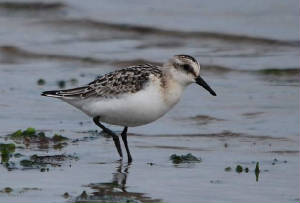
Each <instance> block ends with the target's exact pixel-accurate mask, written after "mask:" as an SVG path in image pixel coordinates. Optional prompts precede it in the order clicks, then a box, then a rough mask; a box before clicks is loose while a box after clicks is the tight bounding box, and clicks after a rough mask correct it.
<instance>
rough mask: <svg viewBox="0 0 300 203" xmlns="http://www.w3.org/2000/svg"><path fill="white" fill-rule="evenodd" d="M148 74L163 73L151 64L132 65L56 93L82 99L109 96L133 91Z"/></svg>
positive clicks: (159, 76) (141, 86)
mask: <svg viewBox="0 0 300 203" xmlns="http://www.w3.org/2000/svg"><path fill="white" fill-rule="evenodd" d="M150 75H154V76H155V77H158V78H161V77H162V75H163V73H162V71H161V70H160V69H159V68H158V67H157V66H154V65H151V64H144V65H137V66H132V67H128V68H125V69H121V70H118V71H115V72H111V73H108V74H105V75H103V76H99V77H98V78H97V79H96V80H94V81H93V82H91V83H89V84H88V85H87V86H83V87H79V88H74V89H69V90H60V91H59V92H57V94H56V95H59V96H61V97H78V98H81V99H84V98H88V97H103V98H111V97H116V96H118V95H121V94H124V93H135V92H137V91H139V90H141V89H142V88H143V87H144V86H145V85H146V84H147V82H148V81H149V76H150Z"/></svg>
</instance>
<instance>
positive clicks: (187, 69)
mask: <svg viewBox="0 0 300 203" xmlns="http://www.w3.org/2000/svg"><path fill="white" fill-rule="evenodd" d="M182 67H183V69H184V70H185V71H190V65H189V64H183V66H182Z"/></svg>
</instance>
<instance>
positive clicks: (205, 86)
mask: <svg viewBox="0 0 300 203" xmlns="http://www.w3.org/2000/svg"><path fill="white" fill-rule="evenodd" d="M195 80H196V83H197V84H198V85H200V86H202V87H203V88H204V89H206V90H207V91H209V93H210V94H212V95H213V96H217V94H216V93H215V91H213V90H212V89H211V88H210V86H209V85H208V84H207V83H206V82H205V81H204V80H203V79H202V78H201V77H200V75H199V76H198V77H197V78H196V79H195Z"/></svg>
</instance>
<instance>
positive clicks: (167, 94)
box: [42, 55, 216, 162]
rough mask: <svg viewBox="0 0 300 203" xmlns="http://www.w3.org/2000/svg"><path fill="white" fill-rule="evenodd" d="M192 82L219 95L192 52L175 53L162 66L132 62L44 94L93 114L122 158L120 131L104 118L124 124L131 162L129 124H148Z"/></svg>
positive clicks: (123, 135) (177, 98)
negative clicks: (128, 136)
mask: <svg viewBox="0 0 300 203" xmlns="http://www.w3.org/2000/svg"><path fill="white" fill-rule="evenodd" d="M192 83H197V84H198V85H200V86H202V87H204V88H205V89H206V90H207V91H209V92H210V93H211V94H212V95H214V96H216V93H215V92H214V91H213V90H212V89H211V88H210V87H209V85H208V84H207V83H206V82H205V81H204V80H203V79H202V78H201V77H200V65H199V63H198V62H197V61H196V60H195V59H194V58H193V57H191V56H188V55H176V56H174V57H172V58H171V59H169V61H168V62H167V63H165V64H164V65H163V66H161V67H159V66H154V65H151V64H144V65H136V66H131V67H128V68H124V69H121V70H117V71H114V72H111V73H107V74H106V75H103V76H99V77H98V78H97V79H96V80H94V81H93V82H91V83H89V84H87V85H85V86H82V87H78V88H74V89H67V90H54V91H46V92H43V93H42V96H48V97H55V98H59V99H61V100H63V101H65V102H67V103H69V104H71V105H73V106H74V107H76V108H78V109H80V110H81V111H83V112H84V113H86V114H87V115H88V116H90V117H92V118H93V121H94V123H95V124H96V125H97V126H99V127H100V128H101V129H102V130H103V131H104V132H105V133H107V134H109V135H111V136H112V138H113V140H114V143H115V146H116V148H117V150H118V153H119V155H120V157H121V158H122V157H123V154H122V149H121V146H120V141H119V137H118V135H116V134H115V133H114V132H113V131H111V130H110V129H108V128H106V127H105V126H104V125H103V124H102V123H101V122H104V123H108V124H112V125H119V126H124V130H123V132H122V133H121V137H122V140H123V142H124V145H125V148H126V151H127V155H128V162H131V161H132V157H131V155H130V151H129V148H128V144H127V130H128V127H135V126H140V125H145V124H147V123H150V122H152V121H155V120H157V119H158V118H160V117H161V116H163V115H164V114H165V113H167V112H168V111H169V110H170V109H171V108H172V107H173V106H174V105H175V104H176V103H177V102H178V101H179V99H180V97H181V95H182V92H183V90H184V89H185V87H187V86H188V85H189V84H192Z"/></svg>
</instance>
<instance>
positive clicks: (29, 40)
mask: <svg viewBox="0 0 300 203" xmlns="http://www.w3.org/2000/svg"><path fill="white" fill-rule="evenodd" d="M18 2H20V1H18ZM18 2H11V1H10V2H9V3H8V2H5V1H0V36H1V37H0V95H1V99H0V143H13V142H14V141H12V140H9V139H7V137H6V136H7V134H9V133H12V132H14V131H16V130H18V129H23V130H24V129H26V128H27V127H30V126H31V127H35V128H36V129H38V130H41V131H45V132H46V135H47V136H52V135H53V134H54V133H59V134H62V135H63V136H65V137H68V138H70V140H68V141H66V145H64V146H62V147H54V146H53V145H52V144H51V143H50V145H47V146H46V147H45V146H40V145H36V143H30V142H29V143H27V142H26V143H22V142H21V143H19V144H18V145H17V146H18V147H17V148H16V150H15V152H14V153H21V154H23V155H24V157H20V158H16V157H12V158H11V159H10V160H11V161H12V162H14V163H16V166H15V168H14V169H11V170H8V168H6V167H5V166H4V165H3V164H2V165H0V201H1V202H21V201H22V202H24V201H28V202H40V201H47V202H49V201H51V202H62V201H73V202H76V201H78V202H80V201H87V200H97V201H99V202H101V201H102V202H103V201H117V202H124V201H132V202H158V201H162V202H186V201H188V202H199V201H201V202H240V201H253V202H254V201H255V202H257V201H261V202H297V201H299V19H298V17H299V16H298V15H299V13H298V6H299V2H298V1H294V0H289V1H285V2H284V3H282V2H281V1H277V0H276V1H274V0H272V1H268V0H267V1H263V2H261V1H251V2H249V1H240V0H239V1H235V0H231V1H227V3H226V5H224V4H221V3H220V2H217V1H210V2H198V1H191V2H189V4H184V5H183V4H182V3H181V2H174V1H168V2H166V3H165V4H164V5H161V3H160V2H158V1H152V2H148V3H147V4H145V3H140V2H139V1H131V2H126V3H125V2H123V1H118V2H110V1H102V2H101V3H99V2H98V1H89V3H88V4H87V3H86V2H83V1H74V0H72V1H57V2H56V1H51V3H50V2H48V1H44V2H43V1H42V2H39V3H35V4H30V3H27V4H21V3H18ZM129 13H130V15H128V14H129ZM208 19H209V21H208ZM179 53H185V54H191V55H193V56H195V57H196V58H197V59H198V60H199V61H200V63H201V67H202V69H201V73H202V75H203V77H204V78H205V79H206V80H207V82H208V83H209V84H210V85H211V87H212V88H213V89H214V90H215V91H216V92H217V94H218V96H217V97H211V96H210V95H209V94H208V93H207V92H206V91H204V90H203V89H202V88H199V87H198V86H196V85H192V86H191V87H188V88H187V90H186V91H185V93H184V96H183V98H182V100H181V101H180V103H179V104H177V105H176V106H175V107H174V108H173V109H172V110H171V111H170V112H169V113H168V114H167V115H165V116H164V117H163V118H161V119H159V120H158V121H156V122H154V123H152V124H148V125H146V126H141V127H137V128H130V129H129V133H130V135H129V138H128V139H129V145H130V149H131V151H132V155H133V158H134V162H133V163H132V164H130V165H128V164H127V163H126V161H125V160H124V161H123V162H120V161H117V159H118V156H117V152H116V150H115V148H114V146H113V142H112V140H111V139H110V138H107V137H105V136H102V134H99V133H95V132H94V130H96V129H97V128H96V126H95V125H93V123H92V121H91V119H89V118H88V117H87V116H85V115H83V114H82V113H81V112H79V111H78V110H76V109H74V108H73V107H71V106H69V105H67V104H65V103H62V102H61V101H58V100H55V99H51V98H44V97H41V96H40V92H42V91H45V90H50V89H57V88H59V87H58V85H57V82H58V81H60V80H65V81H66V88H69V87H75V86H78V85H82V84H86V83H88V82H90V81H91V80H93V79H94V78H95V77H96V76H97V75H99V74H103V73H106V72H108V71H112V70H115V69H117V68H121V67H124V66H126V65H132V64H137V63H144V62H152V63H157V64H160V63H163V62H164V61H165V60H166V59H167V58H169V57H170V56H172V55H174V54H179ZM40 78H43V79H44V80H45V82H46V83H45V85H38V84H37V81H38V80H39V79H40ZM72 79H73V80H72ZM74 79H76V80H74ZM71 80H72V81H73V82H71ZM74 81H75V82H74ZM110 127H111V128H112V129H113V130H116V131H120V130H121V128H120V127H115V126H110ZM24 147H25V148H24ZM123 151H125V150H123ZM187 153H192V154H193V155H195V156H197V157H201V159H202V162H201V163H189V164H173V163H172V161H170V160H169V157H170V155H172V154H179V155H181V154H187ZM33 154H38V155H57V154H65V155H72V156H73V155H74V156H76V157H78V160H77V159H76V160H74V159H72V160H65V161H62V163H60V165H61V166H60V167H54V166H51V165H50V166H47V167H48V168H49V171H48V172H47V171H45V172H41V170H40V169H28V168H24V167H22V166H20V165H19V164H18V163H19V162H20V160H22V159H28V158H29V157H30V156H31V155H33ZM256 162H259V165H260V173H259V177H258V181H256V176H255V173H254V170H255V165H256ZM237 165H241V166H242V167H244V168H249V172H248V173H246V172H242V173H240V174H239V173H237V172H236V171H235V167H236V166H237ZM229 166H230V167H231V168H232V170H231V171H230V172H227V171H225V168H226V167H229ZM5 188H11V189H12V191H10V192H8V189H5ZM83 191H86V195H85V194H84V193H83V195H81V196H80V194H82V192H83ZM66 192H67V193H68V195H63V194H64V193H66Z"/></svg>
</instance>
